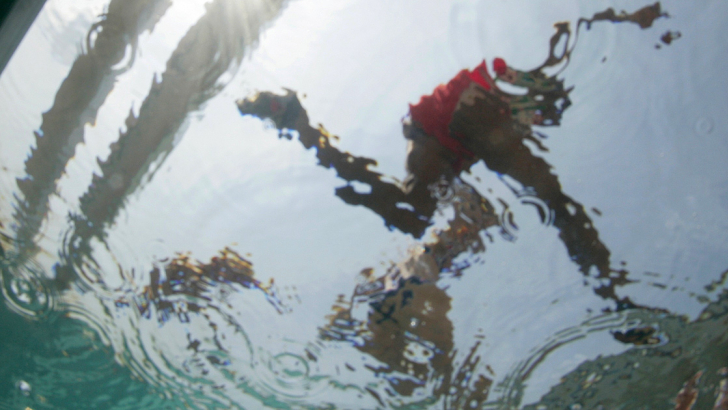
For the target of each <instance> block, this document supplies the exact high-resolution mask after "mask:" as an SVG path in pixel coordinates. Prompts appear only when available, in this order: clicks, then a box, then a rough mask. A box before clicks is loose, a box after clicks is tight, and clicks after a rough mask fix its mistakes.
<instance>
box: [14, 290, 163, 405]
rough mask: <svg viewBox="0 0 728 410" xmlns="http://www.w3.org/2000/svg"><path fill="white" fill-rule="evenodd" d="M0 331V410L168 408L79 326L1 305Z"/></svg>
mask: <svg viewBox="0 0 728 410" xmlns="http://www.w3.org/2000/svg"><path fill="white" fill-rule="evenodd" d="M0 329H2V332H1V333H0V409H3V410H5V409H26V408H31V409H33V410H37V409H114V410H121V409H162V408H169V407H168V406H169V402H168V401H166V400H165V399H163V398H162V397H160V395H159V394H158V393H157V392H155V391H154V390H153V389H152V388H151V387H150V385H149V384H147V383H145V382H142V381H138V380H135V379H134V378H132V376H131V372H130V371H129V369H127V368H124V367H121V366H120V365H119V364H117V363H116V362H115V361H114V357H113V352H112V351H111V349H110V348H109V347H107V346H104V344H103V343H102V342H101V341H100V339H99V337H98V335H97V334H96V333H95V332H94V331H93V330H92V329H90V328H89V327H88V326H86V325H84V324H82V323H81V322H80V321H78V320H75V319H71V318H68V317H66V316H64V315H62V314H55V315H52V316H50V317H48V318H46V319H44V320H42V321H29V320H27V319H25V318H23V317H21V316H19V315H17V314H15V313H13V312H11V311H9V310H8V309H7V307H6V306H5V304H4V303H0ZM23 382H25V383H27V384H25V383H23ZM28 386H29V389H28V388H27V387H28ZM24 387H25V388H24Z"/></svg>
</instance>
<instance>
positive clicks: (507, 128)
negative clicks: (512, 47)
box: [451, 93, 611, 277]
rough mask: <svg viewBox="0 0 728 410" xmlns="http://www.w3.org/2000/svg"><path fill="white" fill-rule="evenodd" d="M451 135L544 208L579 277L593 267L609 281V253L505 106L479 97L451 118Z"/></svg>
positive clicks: (490, 96) (489, 96)
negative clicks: (536, 154)
mask: <svg viewBox="0 0 728 410" xmlns="http://www.w3.org/2000/svg"><path fill="white" fill-rule="evenodd" d="M451 131H452V132H453V134H454V135H457V136H458V137H459V138H460V139H461V140H462V142H463V144H464V145H465V146H466V147H467V148H468V149H469V150H471V151H472V152H473V153H474V154H475V155H476V157H478V158H481V159H482V160H483V161H484V162H485V165H486V166H487V167H488V168H489V169H490V170H492V171H495V172H497V173H499V174H501V175H508V176H509V177H511V178H513V179H514V180H516V181H518V182H519V183H520V184H522V185H523V186H524V187H526V188H529V189H530V190H532V191H533V192H534V194H535V196H537V197H538V198H539V199H541V200H542V201H544V202H545V203H546V204H547V206H548V207H549V209H550V210H551V211H552V212H553V214H554V220H553V223H554V226H555V227H556V228H557V229H558V230H559V231H560V233H559V236H560V237H561V240H562V241H563V242H564V244H565V245H566V248H567V250H568V252H569V256H570V257H571V258H572V259H573V260H574V261H575V262H576V263H577V264H578V265H579V267H580V268H581V271H582V272H583V273H584V274H588V273H589V270H590V269H591V267H596V268H597V270H598V272H599V276H601V277H608V276H609V274H610V273H611V268H610V261H609V257H610V252H609V250H608V249H607V247H606V246H605V245H604V244H603V243H602V242H601V240H600V239H599V234H598V232H597V230H596V228H594V226H593V224H592V221H591V219H590V218H589V216H588V215H587V214H586V212H585V210H584V207H583V206H582V205H581V204H580V203H578V202H576V201H575V200H573V199H572V198H570V197H569V196H567V195H566V194H564V193H563V192H562V191H561V185H560V184H559V180H558V177H557V176H556V175H555V174H554V173H552V167H551V165H550V164H548V163H547V162H546V161H545V160H544V159H543V158H540V157H537V156H535V155H534V154H533V153H532V152H531V151H530V149H529V148H528V147H527V146H526V145H525V144H524V143H523V140H524V135H521V134H520V133H518V132H517V131H515V127H514V124H513V120H512V118H511V115H510V107H509V106H508V104H507V103H506V102H505V101H503V100H501V99H500V98H499V97H498V96H496V95H493V94H490V93H482V94H481V95H479V96H478V98H474V99H472V101H470V104H461V105H460V106H459V108H458V110H457V111H456V112H455V114H454V116H453V121H452V123H451Z"/></svg>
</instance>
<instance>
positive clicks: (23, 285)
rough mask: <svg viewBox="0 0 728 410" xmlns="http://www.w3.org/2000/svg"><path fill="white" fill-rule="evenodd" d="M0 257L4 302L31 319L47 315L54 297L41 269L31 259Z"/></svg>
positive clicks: (51, 308)
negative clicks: (19, 259)
mask: <svg viewBox="0 0 728 410" xmlns="http://www.w3.org/2000/svg"><path fill="white" fill-rule="evenodd" d="M13 259H14V258H13V257H12V256H10V257H7V258H3V259H0V268H2V271H1V272H0V275H1V278H2V292H3V296H4V297H5V301H6V304H7V305H8V306H9V307H10V309H12V310H13V311H14V312H16V313H18V314H20V315H22V316H24V317H27V318H31V319H40V318H43V317H45V316H47V315H48V314H49V313H50V312H51V311H52V310H53V306H54V303H55V298H54V296H53V294H52V293H51V291H50V288H49V286H48V285H47V280H46V279H45V278H46V276H45V275H44V274H43V273H42V269H41V268H40V266H38V264H36V263H35V262H34V261H33V260H31V259H26V260H24V261H18V260H13Z"/></svg>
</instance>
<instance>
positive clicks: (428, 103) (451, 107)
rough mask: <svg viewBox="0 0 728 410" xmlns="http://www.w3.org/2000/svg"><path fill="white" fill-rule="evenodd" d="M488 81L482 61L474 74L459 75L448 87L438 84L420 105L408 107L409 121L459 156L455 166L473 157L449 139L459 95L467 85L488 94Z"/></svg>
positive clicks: (488, 77)
mask: <svg viewBox="0 0 728 410" xmlns="http://www.w3.org/2000/svg"><path fill="white" fill-rule="evenodd" d="M489 81H493V80H492V79H491V77H490V75H489V74H488V69H487V68H486V66H485V61H483V62H482V63H481V64H480V65H478V66H477V67H475V68H474V69H473V71H469V70H467V69H465V70H462V71H460V72H459V73H458V74H457V75H456V76H455V77H454V78H453V79H452V80H450V82H449V83H447V84H440V85H439V86H437V88H435V91H433V92H432V94H431V95H423V96H422V98H420V102H418V103H417V104H415V105H412V104H410V116H411V117H412V120H413V121H414V122H415V123H416V125H418V126H419V127H420V128H422V130H423V131H425V132H426V133H427V134H428V135H432V136H434V137H435V138H437V140H438V141H439V142H440V144H442V146H444V147H445V148H447V149H449V150H450V151H452V152H453V153H455V154H456V155H457V156H458V162H460V160H462V158H463V156H470V157H472V155H473V154H472V152H470V151H468V150H467V149H466V148H465V147H463V145H462V143H461V142H460V141H459V140H458V139H457V138H455V137H453V136H452V135H450V130H449V125H450V121H452V115H453V113H454V112H455V107H457V104H458V101H460V95H461V94H462V93H463V91H465V90H466V89H467V88H468V87H470V84H471V83H473V82H475V83H477V84H478V85H480V86H481V87H483V88H485V89H486V90H490V88H491V86H490V84H489Z"/></svg>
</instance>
